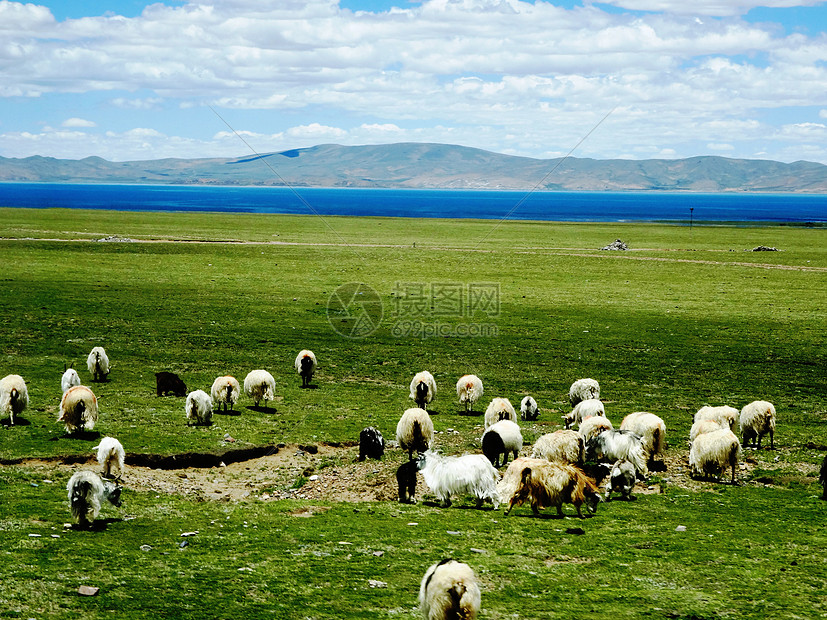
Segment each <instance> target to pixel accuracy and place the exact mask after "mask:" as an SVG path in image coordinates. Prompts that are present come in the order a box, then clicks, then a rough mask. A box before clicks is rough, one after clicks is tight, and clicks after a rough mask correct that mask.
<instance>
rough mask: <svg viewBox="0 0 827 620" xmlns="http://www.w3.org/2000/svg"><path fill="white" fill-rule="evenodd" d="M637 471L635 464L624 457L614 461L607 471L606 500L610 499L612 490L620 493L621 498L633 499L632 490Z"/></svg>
mask: <svg viewBox="0 0 827 620" xmlns="http://www.w3.org/2000/svg"><path fill="white" fill-rule="evenodd" d="M636 479H637V472H635V466H634V465H632V463H630V462H629V461H627V460H626V459H620V460H618V461H615V463H614V465H612V469H611V471H610V473H609V481H608V482H607V483H606V497H605V499H606V501H607V502H608V501H610V500H611V495H612V491H614V492H615V493H620V497H621V498H623V499H629V500H631V499H635V498H634V496H633V495H632V490H633V489H634V488H635V480H636Z"/></svg>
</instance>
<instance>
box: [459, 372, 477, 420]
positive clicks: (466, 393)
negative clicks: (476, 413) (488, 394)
mask: <svg viewBox="0 0 827 620" xmlns="http://www.w3.org/2000/svg"><path fill="white" fill-rule="evenodd" d="M457 396H458V397H459V404H460V405H464V406H465V411H468V410H469V408H470V410H471V411H473V410H474V403H476V402H477V401H478V400H479V399H480V398H481V397H482V381H480V378H479V377H478V376H477V375H463V376H462V377H460V378H459V381H457Z"/></svg>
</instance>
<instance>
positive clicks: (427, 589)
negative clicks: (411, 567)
mask: <svg viewBox="0 0 827 620" xmlns="http://www.w3.org/2000/svg"><path fill="white" fill-rule="evenodd" d="M480 603H481V595H480V588H479V585H477V577H476V575H475V574H474V571H473V569H472V568H471V567H470V566H468V565H467V564H465V563H463V562H457V561H456V560H453V559H450V558H447V559H445V560H442V561H441V562H438V563H437V564H433V565H432V566H430V567H429V568H428V570H427V571H425V576H424V577H422V582H421V583H420V585H419V609H420V611H421V612H422V617H423V618H425V620H454V619H456V620H460V619H461V620H474V618H476V617H477V614H478V613H479V611H480Z"/></svg>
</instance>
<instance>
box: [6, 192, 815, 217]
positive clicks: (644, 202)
mask: <svg viewBox="0 0 827 620" xmlns="http://www.w3.org/2000/svg"><path fill="white" fill-rule="evenodd" d="M0 206H3V207H30V208H44V209H45V208H51V207H63V208H68V209H108V210H116V211H169V212H175V211H179V212H180V211H184V212H238V213H288V214H306V215H311V214H321V215H353V216H366V215H372V216H387V217H427V218H478V219H503V218H506V219H511V220H546V221H564V222H618V221H664V220H665V221H686V222H688V221H689V220H690V218H691V219H693V220H694V221H696V222H699V221H711V222H716V221H718V222H722V221H729V222H745V223H749V222H791V223H792V222H799V223H801V222H825V221H827V196H825V195H812V194H808V195H801V194H690V193H668V192H533V193H529V192H526V191H472V190H414V189H410V190H409V189H338V188H337V189H321V188H312V189H310V188H296V189H290V188H283V187H224V186H222V187H213V186H206V187H205V186H177V185H86V184H59V183H0Z"/></svg>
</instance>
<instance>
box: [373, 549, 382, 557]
mask: <svg viewBox="0 0 827 620" xmlns="http://www.w3.org/2000/svg"><path fill="white" fill-rule="evenodd" d="M373 555H375V556H376V557H377V558H381V557H382V556H383V555H385V552H384V551H374V552H373Z"/></svg>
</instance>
